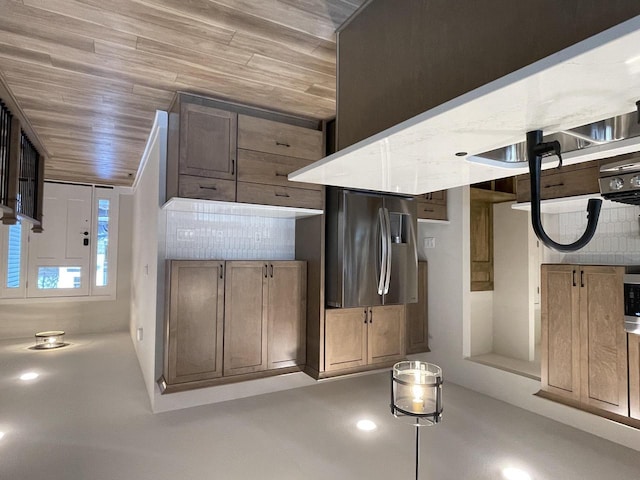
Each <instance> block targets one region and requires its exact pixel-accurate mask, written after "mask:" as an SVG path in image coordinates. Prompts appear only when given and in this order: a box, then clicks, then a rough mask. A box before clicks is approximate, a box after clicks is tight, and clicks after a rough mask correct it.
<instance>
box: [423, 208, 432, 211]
mask: <svg viewBox="0 0 640 480" xmlns="http://www.w3.org/2000/svg"><path fill="white" fill-rule="evenodd" d="M424 211H425V212H433V211H434V210H433V208H425V209H424Z"/></svg>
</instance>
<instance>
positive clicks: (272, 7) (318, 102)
mask: <svg viewBox="0 0 640 480" xmlns="http://www.w3.org/2000/svg"><path fill="white" fill-rule="evenodd" d="M362 2H363V0H0V74H2V76H3V77H4V79H5V81H6V83H7V84H8V86H9V88H10V90H11V91H12V92H13V94H14V96H15V97H16V99H17V101H18V103H19V105H20V106H21V108H22V109H23V111H24V113H25V114H26V116H27V118H28V119H29V121H30V122H31V124H32V125H33V127H34V129H35V131H36V133H37V135H38V137H39V138H40V140H41V141H42V143H43V144H44V148H45V149H46V152H45V153H46V154H47V155H48V163H47V166H46V173H45V176H46V178H47V179H55V180H64V181H75V182H88V183H98V184H109V185H124V186H126V185H131V184H132V182H133V180H134V177H135V174H136V171H137V169H138V164H139V162H140V157H141V155H142V151H143V149H144V145H145V142H146V139H147V136H148V134H149V131H150V128H151V125H152V123H153V118H154V115H155V111H156V110H166V109H167V108H168V107H169V104H170V103H171V100H172V98H173V96H174V94H175V92H176V91H178V90H182V91H188V92H192V93H199V94H203V95H208V96H213V97H217V98H224V99H230V100H235V101H238V102H243V103H248V104H252V105H257V106H262V107H267V108H272V109H277V110H281V111H285V112H289V113H294V114H298V115H302V116H308V117H313V118H317V119H324V118H329V117H331V116H333V115H334V114H335V37H334V31H335V29H336V28H337V27H338V26H339V25H340V24H341V23H342V22H343V21H344V20H345V19H346V18H347V17H348V16H349V15H351V13H352V12H353V11H355V10H356V8H357V7H358V6H359V5H360V4H361V3H362Z"/></svg>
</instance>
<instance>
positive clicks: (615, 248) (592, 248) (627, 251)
mask: <svg viewBox="0 0 640 480" xmlns="http://www.w3.org/2000/svg"><path fill="white" fill-rule="evenodd" d="M639 214H640V208H638V207H636V206H627V205H622V204H621V205H620V206H619V207H618V206H616V207H612V208H606V209H603V210H602V212H601V214H600V220H599V222H598V228H597V230H596V234H595V236H594V237H593V240H591V242H590V243H589V244H588V245H587V246H586V247H585V248H583V249H581V250H579V251H577V252H573V253H569V254H564V253H560V252H553V251H549V252H548V255H547V258H548V259H549V261H550V262H558V263H583V264H590V263H591V264H607V265H608V264H611V265H626V264H640V225H639V223H638V215H639ZM547 223H548V224H549V225H554V226H555V225H558V228H557V229H551V228H550V229H549V235H550V236H551V237H552V238H553V239H554V240H556V241H558V242H559V243H571V242H573V241H575V240H576V239H577V238H578V236H579V235H582V232H584V229H585V228H586V226H587V216H586V212H577V213H576V212H566V213H557V214H545V224H547ZM553 230H556V231H553Z"/></svg>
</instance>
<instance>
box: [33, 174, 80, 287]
mask: <svg viewBox="0 0 640 480" xmlns="http://www.w3.org/2000/svg"><path fill="white" fill-rule="evenodd" d="M91 198H92V188H91V187H90V186H86V185H63V184H58V183H45V184H44V199H43V200H44V202H43V211H42V216H43V225H44V232H42V233H38V234H31V235H30V245H29V280H28V282H29V283H28V285H27V296H29V297H53V296H77V295H88V294H89V284H90V276H91V275H90V260H91V241H92V239H91V231H92V230H91V208H92V204H91Z"/></svg>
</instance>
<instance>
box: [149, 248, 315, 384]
mask: <svg viewBox="0 0 640 480" xmlns="http://www.w3.org/2000/svg"><path fill="white" fill-rule="evenodd" d="M306 279H307V265H306V262H301V261H273V262H268V261H267V262H264V261H227V262H225V261H213V260H207V261H197V260H169V261H167V287H166V297H167V305H166V329H165V356H164V374H163V377H162V378H161V379H160V381H159V383H160V386H161V389H162V391H163V393H164V392H165V391H167V392H170V391H180V390H185V389H188V388H197V387H204V386H210V385H214V384H217V383H224V382H225V377H229V378H233V379H235V381H238V380H241V379H242V378H256V376H266V375H273V374H276V373H277V372H278V371H280V370H282V369H287V368H288V369H289V371H293V370H294V369H299V367H300V366H302V365H304V363H305V347H306V343H305V327H306V292H307V287H306ZM285 371H286V370H285ZM243 375H244V377H243ZM227 381H230V380H229V379H227Z"/></svg>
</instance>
